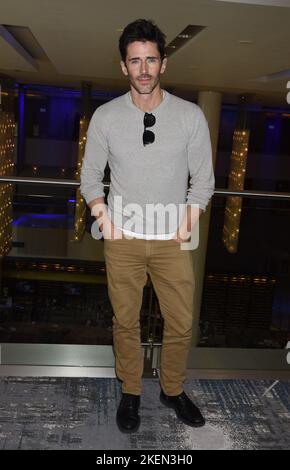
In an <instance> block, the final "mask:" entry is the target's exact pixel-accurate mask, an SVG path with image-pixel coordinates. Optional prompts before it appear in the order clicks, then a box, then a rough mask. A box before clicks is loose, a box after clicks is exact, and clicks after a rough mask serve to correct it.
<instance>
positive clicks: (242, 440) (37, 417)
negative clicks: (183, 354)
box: [0, 377, 290, 450]
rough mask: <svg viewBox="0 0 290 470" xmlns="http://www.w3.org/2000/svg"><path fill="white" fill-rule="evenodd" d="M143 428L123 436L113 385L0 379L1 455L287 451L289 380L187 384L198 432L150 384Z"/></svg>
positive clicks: (146, 387) (113, 382) (289, 436)
mask: <svg viewBox="0 0 290 470" xmlns="http://www.w3.org/2000/svg"><path fill="white" fill-rule="evenodd" d="M143 383H144V390H143V394H142V404H141V416H142V424H141V426H140V429H139V431H138V432H137V433H136V434H131V435H126V434H125V435H124V434H122V433H120V432H119V430H118V428H117V427H116V424H115V413H116V409H117V406H118V403H119V398H120V386H119V383H118V382H117V381H116V380H115V379H99V378H98V379H92V378H52V377H51V378H47V377H37V378H35V377H27V378H23V377H16V378H15V377H1V378H0V449H1V450H2V449H95V450H96V449H98V450H109V449H110V450H113V449H118V450H120V449H124V450H125V449H139V450H145V449H146V450H151V449H160V450H162V449H163V450H165V449H166V450H168V449H170V450H193V449H289V448H290V381H281V382H279V383H278V384H277V385H276V386H275V387H274V388H273V389H272V390H270V391H269V392H268V393H267V395H266V396H264V397H262V395H263V393H264V391H265V390H266V389H267V388H268V387H269V386H270V385H271V383H272V382H271V381H268V380H267V381H257V380H256V381H255V380H189V381H188V382H187V384H186V392H187V393H188V394H189V396H190V397H191V398H193V399H194V401H195V403H196V404H197V405H198V406H199V407H200V408H201V410H202V411H203V413H204V415H205V417H206V419H207V424H206V426H205V427H203V428H200V429H192V428H189V427H187V426H185V425H183V424H182V423H180V422H179V421H178V420H177V418H176V416H175V414H174V412H173V411H172V410H170V409H167V408H165V407H164V406H163V405H161V403H160V402H159V384H158V382H157V381H156V380H151V379H145V380H144V382H143Z"/></svg>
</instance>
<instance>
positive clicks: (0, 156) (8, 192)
mask: <svg viewBox="0 0 290 470" xmlns="http://www.w3.org/2000/svg"><path fill="white" fill-rule="evenodd" d="M14 130H15V122H14V114H13V113H12V112H4V111H1V112H0V176H11V175H13V168H14V163H13V161H12V160H13V154H14V143H13V140H14ZM12 197H13V186H12V184H7V183H3V184H0V257H3V256H5V255H6V254H7V253H8V252H9V251H10V249H11V243H12V222H13V217H12Z"/></svg>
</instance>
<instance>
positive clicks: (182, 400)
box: [160, 390, 205, 428]
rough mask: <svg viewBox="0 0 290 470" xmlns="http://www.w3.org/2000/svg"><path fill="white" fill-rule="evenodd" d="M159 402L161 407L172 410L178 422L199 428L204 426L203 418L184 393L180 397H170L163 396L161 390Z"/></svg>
mask: <svg viewBox="0 0 290 470" xmlns="http://www.w3.org/2000/svg"><path fill="white" fill-rule="evenodd" d="M160 401H161V403H163V405H165V406H168V407H169V408H173V409H174V410H175V412H176V415H177V417H178V418H179V419H180V421H182V422H183V423H184V424H187V426H192V427H194V428H200V427H201V426H204V425H205V420H204V417H203V416H202V414H201V412H200V411H199V409H198V408H197V406H195V405H194V404H193V403H192V401H191V400H190V399H189V398H188V396H187V395H186V393H184V392H182V393H181V394H180V395H175V396H173V397H171V396H169V395H165V393H164V392H163V390H161V393H160Z"/></svg>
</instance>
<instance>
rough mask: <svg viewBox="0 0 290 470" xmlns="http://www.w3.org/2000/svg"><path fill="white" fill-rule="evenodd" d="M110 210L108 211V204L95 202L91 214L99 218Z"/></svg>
mask: <svg viewBox="0 0 290 470" xmlns="http://www.w3.org/2000/svg"><path fill="white" fill-rule="evenodd" d="M107 213H108V211H107V205H106V204H104V203H100V204H99V203H98V204H95V205H94V206H93V207H92V208H91V215H92V216H93V217H96V219H98V218H99V217H101V216H102V215H104V214H107Z"/></svg>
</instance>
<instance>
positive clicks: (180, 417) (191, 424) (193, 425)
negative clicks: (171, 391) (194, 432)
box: [160, 397, 205, 428]
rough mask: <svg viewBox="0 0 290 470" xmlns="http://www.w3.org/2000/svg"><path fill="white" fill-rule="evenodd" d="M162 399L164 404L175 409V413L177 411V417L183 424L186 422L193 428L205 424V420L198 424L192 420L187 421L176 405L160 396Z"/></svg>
mask: <svg viewBox="0 0 290 470" xmlns="http://www.w3.org/2000/svg"><path fill="white" fill-rule="evenodd" d="M160 401H161V403H162V405H164V406H167V408H171V409H172V410H174V411H175V413H176V416H177V418H178V419H179V420H180V421H182V423H183V424H186V426H190V427H192V428H202V427H203V426H204V425H205V421H204V422H202V423H197V424H193V423H192V422H191V421H187V420H186V419H185V418H183V416H180V414H179V413H178V411H176V409H175V406H174V405H171V404H170V403H168V402H167V401H166V400H164V399H163V398H162V397H160Z"/></svg>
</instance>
